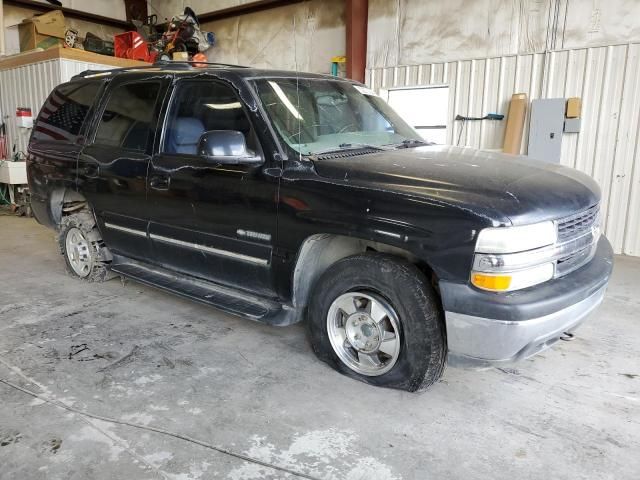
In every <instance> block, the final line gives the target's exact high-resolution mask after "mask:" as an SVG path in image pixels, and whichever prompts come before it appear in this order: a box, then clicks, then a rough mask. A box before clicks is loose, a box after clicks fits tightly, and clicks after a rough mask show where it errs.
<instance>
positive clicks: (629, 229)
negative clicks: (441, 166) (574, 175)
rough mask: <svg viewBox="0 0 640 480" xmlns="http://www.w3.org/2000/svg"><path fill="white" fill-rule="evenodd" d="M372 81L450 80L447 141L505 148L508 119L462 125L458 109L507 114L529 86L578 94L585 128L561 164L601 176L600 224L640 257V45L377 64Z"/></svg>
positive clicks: (535, 92) (536, 94)
mask: <svg viewBox="0 0 640 480" xmlns="http://www.w3.org/2000/svg"><path fill="white" fill-rule="evenodd" d="M367 83H368V84H369V86H370V87H371V88H373V89H374V90H376V91H380V90H386V89H390V88H394V87H401V86H420V85H442V84H445V85H448V86H449V89H450V90H449V92H450V106H449V122H448V125H447V140H448V142H449V143H451V144H453V145H455V144H457V143H458V138H460V142H459V144H460V145H461V146H470V147H474V148H483V149H501V148H502V143H503V140H504V127H505V123H506V122H493V121H483V122H467V125H466V126H465V128H464V130H463V131H462V132H461V130H460V129H461V127H462V124H461V122H456V121H454V120H453V118H454V117H455V116H456V115H457V114H460V115H465V116H483V115H485V114H487V113H492V112H496V113H504V114H506V113H507V111H508V106H509V100H510V98H511V95H512V94H513V93H526V94H527V95H528V97H529V100H530V101H531V100H533V99H536V98H558V97H565V98H566V97H581V98H582V126H581V131H580V133H578V134H565V135H564V136H563V141H562V157H561V163H562V164H564V165H568V166H571V167H574V168H577V169H579V170H581V171H583V172H586V173H587V174H589V175H591V176H592V177H593V178H594V179H595V180H596V181H597V182H598V183H599V185H600V187H601V189H602V208H603V210H602V212H603V226H604V229H605V233H606V235H607V237H608V238H609V239H610V240H611V243H612V244H613V247H614V250H615V252H616V253H626V254H628V255H636V256H640V141H639V138H638V137H639V136H638V131H639V128H640V44H638V43H631V44H624V45H612V46H605V47H593V48H583V49H573V50H558V51H552V52H547V53H536V54H528V55H509V56H503V57H496V58H485V59H474V60H465V61H456V62H448V63H435V64H427V65H413V66H399V67H395V68H389V67H387V68H374V69H369V70H368V71H367ZM528 113H529V112H527V116H528ZM528 123H529V119H528V118H527V121H526V125H525V132H524V135H523V139H522V150H521V151H522V152H526V146H527V143H528V133H529V132H528Z"/></svg>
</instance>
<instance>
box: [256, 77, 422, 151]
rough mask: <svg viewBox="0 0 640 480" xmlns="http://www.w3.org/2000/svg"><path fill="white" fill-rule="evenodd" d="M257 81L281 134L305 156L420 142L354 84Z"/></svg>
mask: <svg viewBox="0 0 640 480" xmlns="http://www.w3.org/2000/svg"><path fill="white" fill-rule="evenodd" d="M255 83H256V87H257V91H258V95H259V96H260V99H261V101H262V103H263V105H264V107H265V110H266V111H267V114H268V115H269V117H270V118H271V121H272V122H273V124H274V125H275V127H276V130H277V131H278V133H279V134H280V136H282V138H283V139H284V140H285V141H286V142H287V143H288V144H289V145H290V146H291V147H292V148H293V149H295V150H296V151H297V152H299V153H301V154H303V155H313V154H319V153H322V152H327V151H331V150H334V149H340V148H343V147H351V146H354V147H357V146H373V147H385V146H391V145H397V144H402V142H405V141H418V142H419V141H420V138H421V137H420V135H419V134H418V133H417V132H416V131H415V130H414V129H413V128H411V127H410V126H409V125H408V124H407V123H406V122H405V121H404V120H402V119H401V118H400V117H399V116H398V114H397V113H395V112H394V111H393V110H392V109H391V107H389V105H387V103H386V102H384V100H382V99H381V98H380V97H378V96H377V95H375V94H374V93H373V92H371V91H370V90H368V89H366V88H363V87H360V86H356V85H353V84H351V83H349V82H345V81H341V80H329V79H305V78H299V79H297V78H273V79H268V78H267V79H260V80H256V81H255Z"/></svg>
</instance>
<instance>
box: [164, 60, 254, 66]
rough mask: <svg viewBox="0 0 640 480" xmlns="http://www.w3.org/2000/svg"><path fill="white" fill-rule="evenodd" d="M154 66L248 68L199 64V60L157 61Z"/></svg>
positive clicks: (223, 64)
mask: <svg viewBox="0 0 640 480" xmlns="http://www.w3.org/2000/svg"><path fill="white" fill-rule="evenodd" d="M154 65H155V66H157V67H159V66H161V67H164V66H167V65H183V66H185V67H190V66H192V65H211V66H213V67H222V68H249V67H248V66H247V65H234V64H232V63H218V62H201V61H199V60H158V61H157V62H156V63H154Z"/></svg>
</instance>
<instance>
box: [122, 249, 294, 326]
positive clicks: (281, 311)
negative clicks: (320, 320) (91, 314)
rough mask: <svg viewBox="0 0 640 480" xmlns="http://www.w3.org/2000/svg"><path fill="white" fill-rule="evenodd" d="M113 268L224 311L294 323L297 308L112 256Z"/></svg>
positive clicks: (254, 318) (267, 320)
mask: <svg viewBox="0 0 640 480" xmlns="http://www.w3.org/2000/svg"><path fill="white" fill-rule="evenodd" d="M111 270H112V271H113V272H116V273H118V274H120V275H122V276H125V277H128V278H131V279H133V280H136V281H138V282H140V283H144V284H146V285H150V286H152V287H157V288H160V289H162V290H167V291H169V292H172V293H175V294H177V295H180V296H183V297H187V298H190V299H192V300H196V301H198V302H201V303H205V304H207V305H211V306H213V307H216V308H218V309H220V310H223V311H225V312H228V313H231V314H233V315H238V316H241V317H246V318H249V319H251V320H256V321H259V322H263V323H268V324H272V325H289V324H291V323H295V321H296V320H297V318H296V317H297V315H295V311H294V309H292V308H291V307H290V306H288V305H283V304H281V303H279V302H276V301H273V300H270V299H267V298H264V297H259V296H256V295H252V294H251V293H247V292H243V291H239V290H235V289H232V288H229V287H224V286H222V285H218V284H215V283H212V282H208V281H206V280H201V279H198V278H195V277H190V276H188V275H182V274H178V273H175V272H172V271H170V270H167V269H164V268H161V267H156V266H153V265H148V264H145V263H141V262H138V261H136V260H132V259H130V258H127V257H123V256H121V255H113V261H112V262H111Z"/></svg>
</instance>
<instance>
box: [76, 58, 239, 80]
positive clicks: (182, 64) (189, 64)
mask: <svg viewBox="0 0 640 480" xmlns="http://www.w3.org/2000/svg"><path fill="white" fill-rule="evenodd" d="M193 65H210V66H212V67H220V68H249V67H248V66H246V65H233V64H230V63H215V62H199V61H186V60H184V61H182V60H180V61H176V60H161V61H158V62H156V63H154V64H151V65H144V66H139V67H124V68H107V69H104V70H85V71H83V72H80V73H78V74H76V75H74V76H73V77H72V79H73V78H85V77H88V76H91V75H100V74H110V73H120V72H132V71H136V70H145V69H151V68H158V67H172V68H183V69H185V70H190V69H192V68H193Z"/></svg>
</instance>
